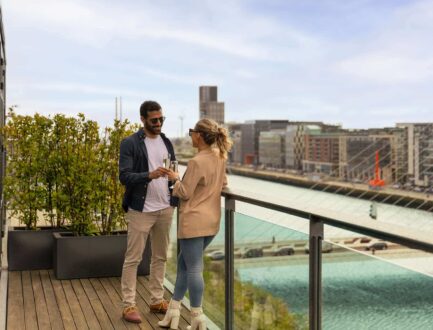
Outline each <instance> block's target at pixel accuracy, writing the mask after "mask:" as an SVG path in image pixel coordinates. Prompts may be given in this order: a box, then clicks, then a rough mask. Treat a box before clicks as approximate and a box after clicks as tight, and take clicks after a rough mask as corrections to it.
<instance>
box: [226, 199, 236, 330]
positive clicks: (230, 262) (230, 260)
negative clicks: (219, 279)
mask: <svg viewBox="0 0 433 330" xmlns="http://www.w3.org/2000/svg"><path fill="white" fill-rule="evenodd" d="M224 208H225V227H224V228H225V296H226V299H225V329H226V330H232V329H233V328H234V326H233V324H234V322H233V317H234V312H233V309H234V296H235V293H234V220H235V200H234V199H231V198H230V197H226V198H225V203H224Z"/></svg>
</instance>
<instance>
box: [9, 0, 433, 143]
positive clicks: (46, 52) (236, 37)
mask: <svg viewBox="0 0 433 330" xmlns="http://www.w3.org/2000/svg"><path fill="white" fill-rule="evenodd" d="M1 3H2V11H3V20H4V26H5V34H6V56H7V87H6V88H7V105H8V106H12V105H17V106H18V108H17V110H16V111H17V112H18V113H20V114H33V113H35V112H38V113H42V114H55V113H65V114H67V115H76V114H77V113H79V112H82V113H84V114H85V115H86V117H88V118H90V119H93V120H96V121H98V123H99V124H100V125H101V127H105V126H107V125H111V124H112V122H113V118H114V116H115V97H116V96H117V97H119V96H121V97H122V101H123V118H127V119H129V120H130V121H131V122H139V107H140V104H141V103H142V102H143V101H144V100H156V101H158V102H159V103H160V104H161V106H162V108H163V110H164V115H165V116H166V117H167V120H166V123H165V125H164V131H165V133H166V134H167V135H168V136H171V137H175V136H179V135H183V134H184V132H186V131H187V129H188V128H189V127H193V126H194V123H195V122H196V121H197V120H198V117H199V114H198V112H199V110H198V108H199V107H198V90H199V86H201V85H216V86H218V98H219V101H221V102H224V103H225V113H226V121H236V122H244V121H246V120H253V119H289V120H296V121H301V120H305V121H324V122H326V123H330V124H337V123H338V124H342V125H343V127H345V128H368V127H385V126H387V127H391V126H394V125H395V123H396V122H433V0H428V1H416V0H412V1H403V0H381V1H377V0H344V1H343V0H303V1H299V0H261V1H255V0H219V1H214V0H177V1H176V0H172V1H169V0H160V1H147V0H123V1H112V0H2V2H1ZM180 117H183V118H184V119H183V132H181V126H182V125H181V119H180Z"/></svg>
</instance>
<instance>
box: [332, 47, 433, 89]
mask: <svg viewBox="0 0 433 330" xmlns="http://www.w3.org/2000/svg"><path fill="white" fill-rule="evenodd" d="M337 67H338V68H339V69H340V70H341V71H342V72H344V73H347V74H352V75H354V76H357V77H359V78H364V79H367V80H370V81H372V82H375V83H385V84H398V83H418V82H423V81H425V80H428V79H431V78H432V77H433V58H432V59H421V58H405V57H401V56H399V55H398V54H393V53H388V54H387V53H370V54H364V55H361V56H357V57H353V58H351V59H347V60H344V61H342V62H340V63H339V64H338V65H337Z"/></svg>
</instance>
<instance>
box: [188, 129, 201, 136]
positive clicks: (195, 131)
mask: <svg viewBox="0 0 433 330" xmlns="http://www.w3.org/2000/svg"><path fill="white" fill-rule="evenodd" d="M192 133H200V131H197V130H195V129H193V128H190V129H189V133H188V134H189V136H191V135H192Z"/></svg>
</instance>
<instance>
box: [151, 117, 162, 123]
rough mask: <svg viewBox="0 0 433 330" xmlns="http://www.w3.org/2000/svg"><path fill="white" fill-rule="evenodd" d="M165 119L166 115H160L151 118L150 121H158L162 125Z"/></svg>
mask: <svg viewBox="0 0 433 330" xmlns="http://www.w3.org/2000/svg"><path fill="white" fill-rule="evenodd" d="M164 120H165V117H158V118H152V119H149V121H150V122H151V123H152V124H154V125H155V124H157V123H158V121H159V122H160V123H161V125H162V124H163V123H164Z"/></svg>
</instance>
